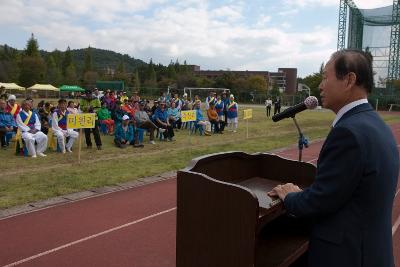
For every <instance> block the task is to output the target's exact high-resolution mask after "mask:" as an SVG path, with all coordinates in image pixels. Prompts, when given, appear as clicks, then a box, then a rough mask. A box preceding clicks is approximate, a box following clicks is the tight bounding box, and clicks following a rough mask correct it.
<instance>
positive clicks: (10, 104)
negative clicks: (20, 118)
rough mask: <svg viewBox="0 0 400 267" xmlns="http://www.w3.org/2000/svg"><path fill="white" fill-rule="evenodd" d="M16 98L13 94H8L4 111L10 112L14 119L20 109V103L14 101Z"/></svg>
mask: <svg viewBox="0 0 400 267" xmlns="http://www.w3.org/2000/svg"><path fill="white" fill-rule="evenodd" d="M16 100H17V98H16V97H15V95H9V96H8V101H7V107H6V112H9V113H11V115H12V116H13V117H14V120H15V119H16V118H17V115H18V113H19V112H20V111H21V107H20V105H18V104H17V103H15V101H16Z"/></svg>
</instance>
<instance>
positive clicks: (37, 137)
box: [16, 100, 47, 158]
mask: <svg viewBox="0 0 400 267" xmlns="http://www.w3.org/2000/svg"><path fill="white" fill-rule="evenodd" d="M21 107H22V110H21V111H20V112H19V113H18V115H17V119H16V122H17V125H18V132H17V137H16V140H17V142H18V141H19V139H20V138H21V137H22V139H23V140H24V141H25V145H26V147H27V149H28V154H29V155H30V156H32V158H36V155H39V156H41V157H45V156H46V155H45V154H43V152H44V151H45V150H46V148H47V135H45V134H44V133H43V132H41V131H40V127H41V124H40V120H39V116H38V115H37V114H36V113H35V112H33V111H31V108H32V107H31V103H30V101H28V100H24V101H23V102H22V105H21ZM35 143H36V144H37V145H36V147H35Z"/></svg>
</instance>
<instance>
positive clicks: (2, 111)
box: [0, 99, 17, 149]
mask: <svg viewBox="0 0 400 267" xmlns="http://www.w3.org/2000/svg"><path fill="white" fill-rule="evenodd" d="M6 106H7V103H6V101H5V100H3V99H0V141H1V147H2V148H4V149H5V148H6V147H7V146H8V140H7V134H12V132H14V131H15V132H16V131H17V129H16V128H17V125H16V124H15V121H14V118H13V116H12V115H11V113H9V112H6Z"/></svg>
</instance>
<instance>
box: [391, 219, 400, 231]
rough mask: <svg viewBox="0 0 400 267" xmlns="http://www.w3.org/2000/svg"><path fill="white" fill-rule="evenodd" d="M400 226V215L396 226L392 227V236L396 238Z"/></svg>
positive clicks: (395, 223)
mask: <svg viewBox="0 0 400 267" xmlns="http://www.w3.org/2000/svg"><path fill="white" fill-rule="evenodd" d="M399 225H400V215H399V217H397V220H396V221H395V222H394V224H393V226H392V236H394V234H395V233H396V231H397V229H399Z"/></svg>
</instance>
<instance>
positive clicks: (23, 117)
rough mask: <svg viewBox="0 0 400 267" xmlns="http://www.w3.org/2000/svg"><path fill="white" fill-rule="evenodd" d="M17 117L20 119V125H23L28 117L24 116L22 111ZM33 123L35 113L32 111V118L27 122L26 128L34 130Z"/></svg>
mask: <svg viewBox="0 0 400 267" xmlns="http://www.w3.org/2000/svg"><path fill="white" fill-rule="evenodd" d="M19 116H20V117H21V120H22V123H25V120H26V118H27V117H28V115H26V114H25V112H24V111H21V112H20V113H19ZM35 123H36V113H35V112H34V111H32V116H31V118H30V119H29V121H28V125H27V126H28V127H29V128H31V129H34V128H35Z"/></svg>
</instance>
